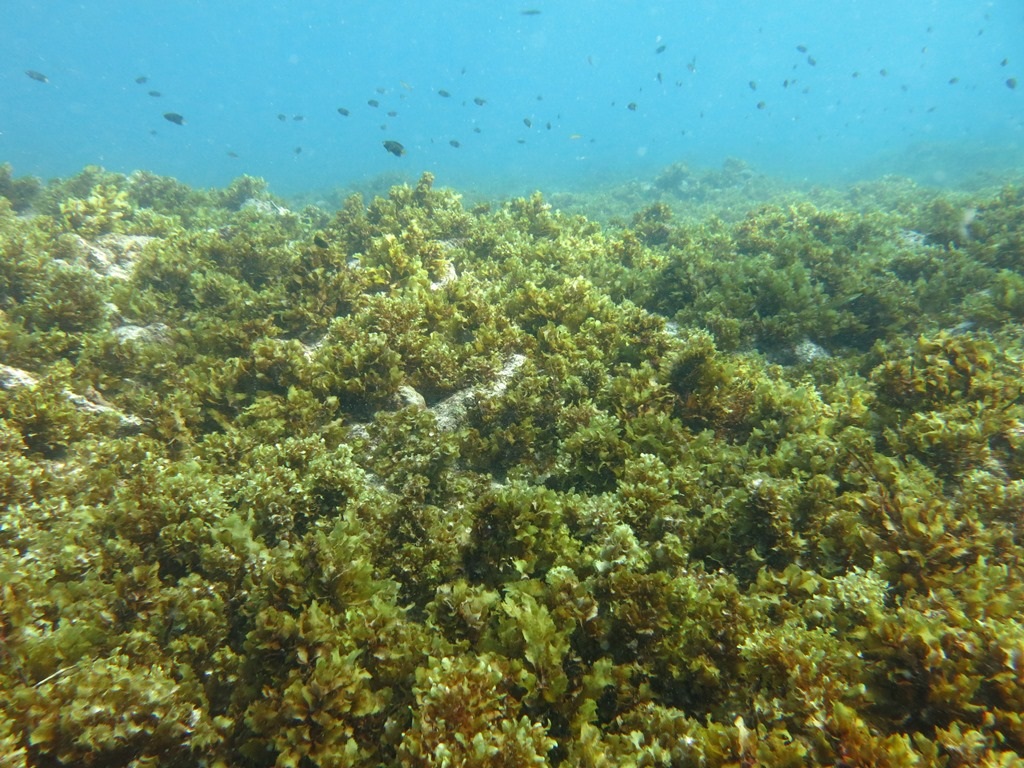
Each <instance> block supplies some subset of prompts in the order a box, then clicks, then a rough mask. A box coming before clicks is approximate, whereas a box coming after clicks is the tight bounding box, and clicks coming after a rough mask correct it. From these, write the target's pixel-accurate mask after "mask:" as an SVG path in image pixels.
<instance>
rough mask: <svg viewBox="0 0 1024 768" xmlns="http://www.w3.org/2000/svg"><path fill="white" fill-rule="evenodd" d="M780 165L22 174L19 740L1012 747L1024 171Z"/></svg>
mask: <svg viewBox="0 0 1024 768" xmlns="http://www.w3.org/2000/svg"><path fill="white" fill-rule="evenodd" d="M753 189H760V190H762V191H763V192H764V194H763V195H761V197H760V198H759V199H754V198H753V197H752V196H751V190H753ZM777 193H778V190H777V189H775V188H771V185H768V184H767V183H766V182H765V180H763V179H760V177H757V176H756V174H753V173H752V172H751V171H750V170H749V169H747V168H745V167H742V166H740V165H737V164H730V165H729V166H727V167H726V168H725V169H723V170H722V171H720V172H713V173H704V172H700V171H698V170H695V169H690V168H687V167H685V166H673V167H671V168H669V169H668V170H666V171H665V172H664V173H663V174H662V175H661V176H660V177H658V178H657V179H655V180H654V181H653V182H651V183H649V184H648V185H647V187H644V186H643V185H642V184H637V185H633V186H631V187H630V189H628V190H626V191H624V192H622V193H621V195H620V197H619V198H618V200H617V201H611V202H610V201H609V200H608V199H600V200H597V201H596V205H597V207H598V209H602V210H607V209H608V207H609V206H611V205H612V204H613V203H614V205H615V207H616V209H617V210H620V222H621V223H619V224H614V223H613V224H610V225H604V226H602V225H599V224H596V223H595V222H594V221H593V220H590V219H588V218H585V217H584V216H582V215H580V214H579V212H578V211H579V208H578V205H579V204H580V203H581V201H580V200H575V201H574V203H573V204H574V206H576V208H575V211H576V212H574V213H569V212H566V211H563V210H559V209H558V208H557V207H556V206H553V205H552V204H551V202H550V200H549V199H547V198H545V197H544V196H543V195H542V194H540V193H537V194H534V195H531V196H529V197H524V198H517V199H512V200H508V201H504V202H495V203H493V204H491V205H478V206H476V207H473V208H466V207H464V206H463V204H462V202H461V200H460V198H459V196H458V195H457V194H456V193H455V192H453V191H451V190H446V189H440V188H438V187H436V186H435V185H434V180H433V178H432V177H431V176H430V175H429V174H428V175H424V176H423V177H422V178H421V179H420V180H419V181H418V182H417V183H415V184H412V185H400V186H397V187H394V188H393V189H392V190H391V191H390V192H389V193H388V194H387V195H386V196H383V197H378V198H375V199H373V200H370V201H368V202H365V203H364V202H363V201H362V200H361V199H359V198H348V199H347V201H346V202H345V203H344V205H343V206H342V208H341V209H340V210H339V211H337V212H328V211H324V210H320V209H316V208H313V207H307V208H299V207H297V206H290V205H288V204H287V203H286V201H283V200H278V199H275V198H274V197H273V196H272V195H271V194H270V192H269V190H268V189H267V186H266V184H265V183H264V182H263V181H262V180H260V179H255V178H251V177H242V178H241V179H239V180H237V181H236V182H234V183H233V184H232V185H231V186H230V187H228V188H227V189H225V190H195V189H191V188H189V187H188V186H186V185H184V184H181V183H180V182H177V181H175V180H174V179H166V178H162V177H159V176H156V175H153V174H149V173H145V172H139V173H135V174H132V175H130V176H123V175H121V174H116V173H110V172H107V171H105V170H103V169H101V168H96V167H90V168H87V169H85V170H83V171H82V173H80V174H78V175H77V176H75V177H73V178H71V179H67V180H64V181H56V182H53V183H51V184H48V185H46V186H45V187H44V186H42V185H39V186H38V187H37V186H36V185H35V184H33V183H28V182H21V181H20V180H16V179H13V178H12V177H11V174H10V172H9V170H7V169H4V170H3V171H2V172H0V254H2V256H3V259H2V263H0V356H2V358H3V366H2V368H0V690H2V691H3V692H4V695H3V696H0V764H3V765H8V764H10V765H12V766H26V767H27V766H55V765H71V764H74V765H122V764H131V765H168V766H191V765H195V766H200V765H222V766H226V765H242V766H270V765H278V766H297V767H298V766H301V767H306V766H337V765H366V766H396V765H397V766H502V768H507V767H510V766H543V765H552V766H554V765H568V766H628V765H636V766H641V765H672V766H687V767H690V766H692V767H693V768H698V767H699V768H705V767H712V768H713V767H715V766H722V767H725V766H743V765H746V766H753V765H766V766H767V765H771V766H787V767H789V766H794V767H796V766H817V765H833V766H834V765H848V766H853V765H863V766H868V765H870V766H905V765H934V766H950V767H951V766H959V765H1015V764H1017V763H1019V762H1020V760H1021V759H1022V758H1021V755H1022V754H1024V727H1022V725H1021V724H1022V723H1024V695H1022V694H1021V691H1022V690H1024V685H1022V683H1024V680H1022V679H1021V673H1020V669H1021V668H1022V665H1024V629H1022V626H1024V625H1022V623H1021V621H1020V617H1019V613H1020V612H1019V610H1018V609H1019V606H1020V604H1021V603H1022V601H1024V593H1022V588H1021V584H1024V573H1022V570H1021V568H1022V566H1021V563H1024V552H1022V551H1021V547H1022V546H1024V536H1022V533H1021V530H1020V526H1021V515H1020V511H1021V509H1022V506H1024V389H1022V386H1021V382H1022V381H1024V370H1022V360H1024V350H1022V346H1021V335H1020V329H1019V324H1020V320H1021V318H1022V317H1024V299H1022V298H1021V297H1022V296H1024V267H1022V261H1021V259H1020V258H1019V256H1020V244H1021V237H1020V232H1021V221H1022V213H1024V206H1022V203H1021V199H1022V198H1021V195H1020V193H1019V191H1018V190H1017V189H1016V188H1015V187H1004V188H1002V189H999V190H996V191H993V192H991V193H983V192H978V193H973V194H966V193H956V194H954V193H949V194H944V193H939V192H934V191H929V192H926V191H923V190H921V189H920V188H917V187H915V186H914V185H913V184H910V183H909V182H904V181H900V180H895V179H890V180H884V181H881V182H877V183H874V184H864V185H858V186H856V187H853V188H851V189H850V190H847V191H843V192H841V191H838V190H833V191H821V192H820V193H819V194H817V195H815V196H814V197H813V199H811V197H810V196H796V195H793V194H788V193H787V194H788V196H782V195H780V194H777ZM769 196H770V197H771V199H768V197H769ZM623 201H627V202H628V201H632V203H630V204H632V208H631V209H630V210H629V211H628V212H622V206H623V204H624V202H623ZM696 202H699V203H700V205H701V207H700V208H698V209H693V208H686V207H684V206H682V205H681V203H696ZM633 203H635V204H633ZM715 205H718V209H715V210H714V211H713V212H712V208H713V207H714V206H715ZM26 206H30V208H31V210H32V211H34V214H33V215H32V216H23V215H18V213H19V212H21V211H26V210H28V208H27V207H26ZM695 210H696V211H698V213H695ZM965 211H969V212H970V217H969V221H965V218H966V216H965V213H964V212H965ZM705 214H706V215H705ZM958 217H959V218H958ZM958 222H959V223H958Z"/></svg>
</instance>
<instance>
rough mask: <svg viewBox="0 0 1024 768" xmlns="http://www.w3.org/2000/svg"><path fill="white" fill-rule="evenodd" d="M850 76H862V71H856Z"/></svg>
mask: <svg viewBox="0 0 1024 768" xmlns="http://www.w3.org/2000/svg"><path fill="white" fill-rule="evenodd" d="M850 77H860V72H854V73H853V74H851V75H850Z"/></svg>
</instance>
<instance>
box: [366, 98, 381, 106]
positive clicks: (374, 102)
mask: <svg viewBox="0 0 1024 768" xmlns="http://www.w3.org/2000/svg"><path fill="white" fill-rule="evenodd" d="M366 103H367V104H369V105H370V106H371V107H374V108H376V107H379V106H380V102H379V101H377V100H376V99H367V100H366Z"/></svg>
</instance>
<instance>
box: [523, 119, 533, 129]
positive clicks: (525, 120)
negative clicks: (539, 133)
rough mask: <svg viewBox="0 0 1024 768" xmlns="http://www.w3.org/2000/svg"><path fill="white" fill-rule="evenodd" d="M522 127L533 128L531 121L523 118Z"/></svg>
mask: <svg viewBox="0 0 1024 768" xmlns="http://www.w3.org/2000/svg"><path fill="white" fill-rule="evenodd" d="M523 125H525V126H526V127H527V128H533V120H531V119H530V118H528V117H524V118H523Z"/></svg>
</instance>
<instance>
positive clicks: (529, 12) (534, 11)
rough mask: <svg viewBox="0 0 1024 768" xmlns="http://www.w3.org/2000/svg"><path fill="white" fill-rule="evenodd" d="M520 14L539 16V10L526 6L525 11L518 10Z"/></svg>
mask: <svg viewBox="0 0 1024 768" xmlns="http://www.w3.org/2000/svg"><path fill="white" fill-rule="evenodd" d="M519 15H520V16H540V11H538V10H537V9H536V8H527V9H526V10H525V11H520V12H519Z"/></svg>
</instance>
